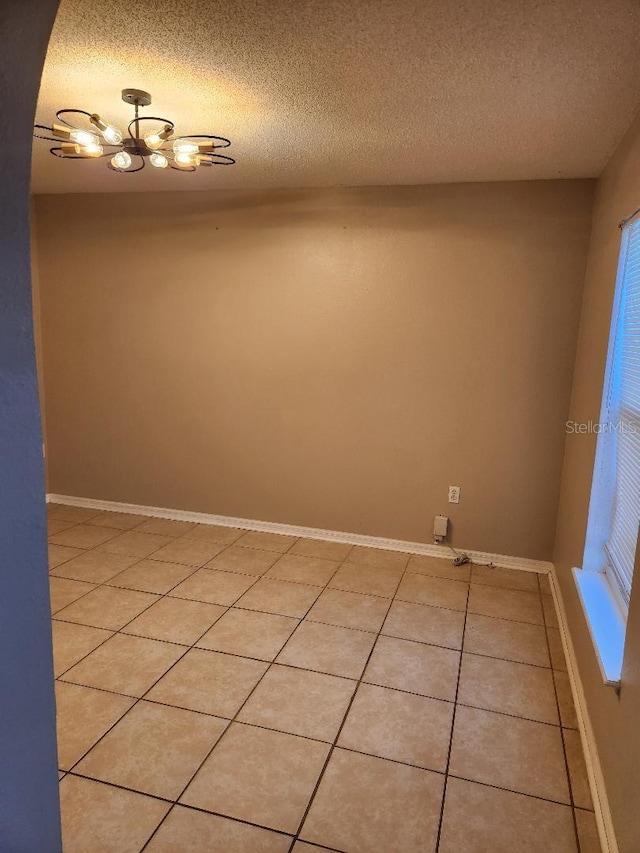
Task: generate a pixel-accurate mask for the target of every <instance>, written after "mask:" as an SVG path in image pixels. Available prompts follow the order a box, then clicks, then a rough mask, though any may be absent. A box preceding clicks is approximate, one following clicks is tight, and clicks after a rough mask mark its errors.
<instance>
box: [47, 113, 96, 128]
mask: <svg viewBox="0 0 640 853" xmlns="http://www.w3.org/2000/svg"><path fill="white" fill-rule="evenodd" d="M65 113H74V114H75V115H82V116H86V117H87V118H89V119H90V118H91V116H92V115H93V113H88V112H87V111H86V110H75V109H64V110H58V112H57V113H56V118H57V119H59V120H60V121H61V122H62V123H63V124H66V125H67V127H73V128H74V129H77V128H76V127H75V125H73V124H71V123H70V122H68V121H67V120H66V118H63V116H64V114H65Z"/></svg>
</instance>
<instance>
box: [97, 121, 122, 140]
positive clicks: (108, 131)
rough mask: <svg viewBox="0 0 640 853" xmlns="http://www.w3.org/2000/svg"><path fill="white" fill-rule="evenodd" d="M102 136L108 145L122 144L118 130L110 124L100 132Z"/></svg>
mask: <svg viewBox="0 0 640 853" xmlns="http://www.w3.org/2000/svg"><path fill="white" fill-rule="evenodd" d="M102 135H103V136H104V138H105V141H106V142H108V143H109V145H120V143H121V142H122V134H121V133H120V131H119V130H118V128H117V127H114V126H113V125H112V124H108V125H107V126H106V128H105V129H104V130H103V131H102Z"/></svg>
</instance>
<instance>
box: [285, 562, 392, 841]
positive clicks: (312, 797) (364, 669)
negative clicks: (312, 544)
mask: <svg viewBox="0 0 640 853" xmlns="http://www.w3.org/2000/svg"><path fill="white" fill-rule="evenodd" d="M349 553H351V552H349ZM345 562H346V558H345ZM408 564H409V556H407V562H406V563H405V567H404V569H403V570H402V573H401V574H400V576H399V578H398V582H397V584H396V588H395V592H394V594H393V595H392V597H391V599H390V600H389V606H388V607H387V610H386V612H385V617H384V619H383V620H382V624H381V626H380V630H379V631H377V633H376V638H375V640H374V642H373V645H372V646H371V650H370V652H369V654H368V655H367V660H366V661H365V664H364V666H363V668H362V671H361V673H360V677H359V678H358V679H357V683H356V687H355V690H354V691H353V693H352V694H351V699H350V700H349V703H348V705H347V708H346V710H345V712H344V714H343V716H342V722H341V723H340V725H339V726H338V730H337V732H336V735H335V737H334V739H333V742H332V744H331V746H330V748H329V752H328V753H327V757H326V759H325V762H324V764H323V766H322V769H321V771H320V775H319V776H318V779H317V780H316V784H315V786H314V788H313V791H312V792H311V796H310V798H309V801H308V803H307V806H306V808H305V810H304V813H303V815H302V818H301V819H300V822H299V824H298V829H297V831H296V833H295V835H294V838H293V841H292V842H291V846H290V848H289V853H292V851H293V848H294V847H295V844H296V842H297V841H298V840H299V838H300V833H301V832H302V828H303V827H304V824H305V821H306V819H307V816H308V814H309V812H310V810H311V806H312V805H313V801H314V799H315V797H316V794H317V792H318V789H319V788H320V784H321V783H322V779H323V777H324V774H325V772H326V770H327V767H328V766H329V762H330V761H331V756H332V755H333V752H334V750H335V749H336V745H337V743H338V740H339V739H340V735H341V733H342V729H343V728H344V725H345V722H346V720H347V717H348V716H349V712H350V711H351V707H352V706H353V703H354V701H355V697H356V695H357V694H358V690H359V689H360V685H361V684H362V679H363V677H364V674H365V672H366V671H367V667H368V666H369V661H370V660H371V657H372V655H373V652H374V650H375V648H376V646H377V644H378V640H379V638H380V632H381V631H382V627H383V626H384V623H385V621H386V618H387V616H388V615H389V611H390V610H391V605H392V604H393V601H394V599H395V594H396V593H397V591H398V589H399V588H400V584H401V583H402V579H403V578H404V576H405V574H406V571H407V565H408Z"/></svg>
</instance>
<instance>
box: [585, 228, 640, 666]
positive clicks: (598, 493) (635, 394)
mask: <svg viewBox="0 0 640 853" xmlns="http://www.w3.org/2000/svg"><path fill="white" fill-rule="evenodd" d="M594 431H596V432H597V434H598V441H597V449H596V460H595V466H594V472H593V484H592V489H591V503H590V505H589V522H588V526H587V540H586V544H585V554H584V560H583V566H582V568H583V571H579V570H578V571H576V581H577V583H578V589H579V591H580V595H581V599H582V603H583V606H584V608H585V612H586V615H587V621H588V622H589V627H590V629H591V634H592V637H593V639H594V643H595V645H596V649H597V651H598V655H599V660H600V664H601V668H602V671H603V674H604V677H605V680H606V681H608V682H611V683H617V682H618V681H619V679H620V670H621V667H622V653H623V649H624V631H625V623H626V614H627V609H628V606H629V596H630V592H631V584H632V581H633V571H634V565H635V562H636V550H637V545H638V524H639V523H640V222H635V223H633V224H628V225H626V226H625V228H624V230H623V232H622V244H621V250H620V261H619V264H618V277H617V282H616V294H615V299H614V305H613V312H612V317H611V331H610V334H609V349H608V354H607V366H606V373H605V382H604V391H603V398H602V409H601V412H600V420H599V422H598V424H597V425H594Z"/></svg>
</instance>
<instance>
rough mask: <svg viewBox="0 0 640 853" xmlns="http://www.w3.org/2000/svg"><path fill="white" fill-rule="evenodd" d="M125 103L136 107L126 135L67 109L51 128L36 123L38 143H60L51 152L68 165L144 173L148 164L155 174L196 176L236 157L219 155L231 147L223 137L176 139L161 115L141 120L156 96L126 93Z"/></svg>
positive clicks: (92, 116)
mask: <svg viewBox="0 0 640 853" xmlns="http://www.w3.org/2000/svg"><path fill="white" fill-rule="evenodd" d="M122 100H123V101H125V103H127V104H131V105H132V106H133V107H134V110H135V115H134V118H133V119H132V120H131V121H130V122H129V124H128V125H127V134H126V135H125V134H123V133H122V131H120V130H119V129H118V128H117V127H116V126H115V125H113V124H108V123H107V122H106V121H104V120H103V119H102V118H101V117H100V116H99V115H98V114H97V113H88V112H86V111H85V110H76V109H65V110H58V112H57V113H56V118H57V119H58V121H57V122H54V123H53V124H52V126H51V127H48V126H46V125H42V124H36V125H35V130H36V131H47V132H48V133H49V134H51V135H49V136H44V135H43V134H42V133H38V132H36V133H34V134H33V135H34V136H35V138H36V139H46V140H48V141H49V142H55V143H58V144H57V145H56V146H54V147H53V148H50V149H49V150H50V151H51V153H52V154H53V155H54V157H60V158H62V159H64V160H88V159H99V158H106V159H107V166H108V168H109V169H111V170H112V171H114V172H139V171H140V170H141V169H144V167H145V166H146V164H147V162H149V163H150V165H151V166H153V167H155V168H156V169H166V168H167V167H170V168H171V169H178V171H180V172H195V171H196V169H197V168H198V166H228V165H231V164H232V163H235V160H234V159H233V157H227V156H226V155H224V154H218V152H217V150H216V149H218V148H228V147H229V146H230V145H231V142H230V141H229V140H228V139H226V138H225V137H224V136H213V135H212V134H202V133H199V134H192V135H190V136H178V135H176V134H174V124H173V122H172V121H170V120H169V119H166V118H159V117H158V116H140V115H139V110H140V107H148V106H149V105H150V104H151V95H150V94H149V93H148V92H143V91H142V90H141V89H123V90H122Z"/></svg>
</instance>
